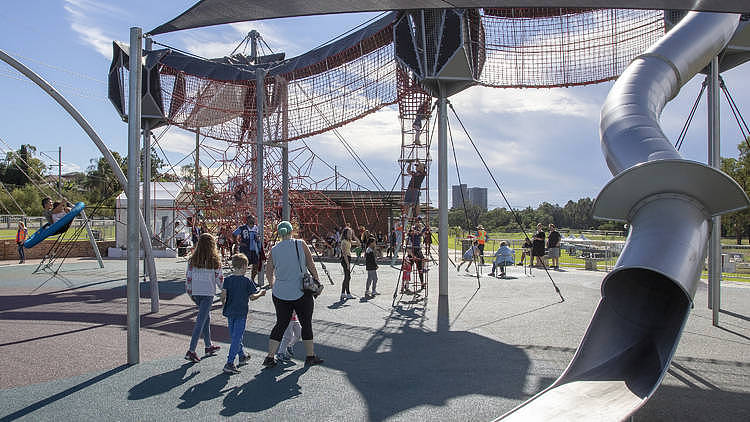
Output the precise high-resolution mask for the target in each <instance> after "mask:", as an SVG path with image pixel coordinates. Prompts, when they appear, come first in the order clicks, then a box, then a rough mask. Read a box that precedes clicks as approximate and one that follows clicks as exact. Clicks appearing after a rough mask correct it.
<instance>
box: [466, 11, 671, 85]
mask: <svg viewBox="0 0 750 422" xmlns="http://www.w3.org/2000/svg"><path fill="white" fill-rule="evenodd" d="M556 11H557V12H556ZM482 24H483V25H484V28H485V42H486V53H487V58H486V62H485V65H484V69H483V71H482V75H481V77H480V82H481V84H482V85H485V86H490V87H497V88H510V87H515V88H521V87H535V88H543V87H545V88H549V87H562V86H574V85H587V84H594V83H599V82H603V81H608V80H611V79H615V78H617V76H618V75H620V73H622V71H623V70H625V67H626V66H627V65H628V63H630V61H631V60H633V59H634V58H635V57H637V56H638V55H639V54H641V53H642V52H643V51H645V50H646V49H647V48H648V47H649V46H650V45H651V44H653V43H654V42H656V41H657V40H658V39H659V38H660V37H661V36H662V35H664V16H663V12H662V11H655V10H619V9H598V10H585V11H584V10H581V9H549V8H539V9H487V10H485V14H484V15H483V16H482Z"/></svg>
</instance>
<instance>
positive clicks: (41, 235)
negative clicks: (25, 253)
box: [23, 202, 86, 249]
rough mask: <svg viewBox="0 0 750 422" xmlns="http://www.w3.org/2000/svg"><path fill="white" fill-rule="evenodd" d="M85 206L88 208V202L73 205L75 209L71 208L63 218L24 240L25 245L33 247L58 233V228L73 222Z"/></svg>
mask: <svg viewBox="0 0 750 422" xmlns="http://www.w3.org/2000/svg"><path fill="white" fill-rule="evenodd" d="M84 208H86V204H84V203H83V202H79V203H77V204H76V205H75V206H74V207H73V209H71V210H70V212H69V213H67V214H65V215H64V216H63V217H62V218H61V219H59V220H57V221H55V222H54V223H52V224H50V225H49V226H47V227H42V228H41V229H39V230H37V231H36V232H34V234H32V235H31V237H29V238H28V239H27V240H26V241H25V242H23V247H24V248H26V249H30V248H33V247H34V246H36V244H37V243H39V242H41V241H42V240H44V239H46V238H48V237H50V236H53V235H55V234H57V231H58V230H60V229H62V228H63V227H65V226H66V225H68V224H70V222H72V221H73V219H74V218H76V216H77V215H78V214H80V213H81V211H83V209H84ZM66 230H67V229H66Z"/></svg>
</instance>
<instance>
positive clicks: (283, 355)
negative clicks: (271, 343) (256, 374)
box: [276, 353, 292, 362]
mask: <svg viewBox="0 0 750 422" xmlns="http://www.w3.org/2000/svg"><path fill="white" fill-rule="evenodd" d="M290 360H292V358H291V357H289V356H288V355H287V354H286V353H276V361H277V362H288V361H290Z"/></svg>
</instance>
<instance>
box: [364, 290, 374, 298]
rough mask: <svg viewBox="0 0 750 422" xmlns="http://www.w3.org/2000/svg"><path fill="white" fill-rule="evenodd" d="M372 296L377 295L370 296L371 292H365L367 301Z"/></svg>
mask: <svg viewBox="0 0 750 422" xmlns="http://www.w3.org/2000/svg"><path fill="white" fill-rule="evenodd" d="M370 296H375V295H370V292H369V291H365V299H366V298H368V297H370Z"/></svg>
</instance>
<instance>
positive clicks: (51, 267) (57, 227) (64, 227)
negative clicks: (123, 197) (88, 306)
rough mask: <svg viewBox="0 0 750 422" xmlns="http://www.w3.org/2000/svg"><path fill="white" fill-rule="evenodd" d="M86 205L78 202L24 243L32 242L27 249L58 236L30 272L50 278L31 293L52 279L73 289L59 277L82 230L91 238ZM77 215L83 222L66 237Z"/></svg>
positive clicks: (100, 263)
mask: <svg viewBox="0 0 750 422" xmlns="http://www.w3.org/2000/svg"><path fill="white" fill-rule="evenodd" d="M104 201H105V200H104V199H102V200H101V201H99V203H97V204H96V206H95V207H94V208H93V210H92V211H91V214H90V215H91V216H93V215H96V213H97V212H98V211H99V208H101V206H102V204H103V203H104ZM85 207H86V205H85V204H84V203H83V202H78V203H77V204H76V205H75V206H74V207H73V208H72V209H71V210H70V212H68V213H67V214H65V215H64V216H63V217H62V218H60V219H59V220H57V221H56V222H54V223H53V224H51V225H49V226H45V227H42V228H41V229H39V230H37V231H36V232H35V233H34V234H33V235H32V236H31V237H30V238H29V239H28V240H27V241H26V242H27V243H28V242H29V241H31V240H34V242H33V243H32V244H31V246H29V247H33V246H34V245H36V244H38V243H40V242H41V241H42V240H44V239H46V238H48V237H49V236H54V235H58V236H57V239H55V241H54V242H53V243H52V245H51V246H50V247H49V249H48V250H47V252H46V253H45V254H44V257H43V258H42V260H41V262H39V265H37V267H36V269H35V270H34V271H33V272H32V274H38V273H41V272H46V273H49V274H51V276H50V278H48V279H47V280H45V281H44V282H43V283H42V284H40V285H39V286H37V287H36V288H34V290H32V293H33V292H35V291H37V290H39V289H40V288H41V287H42V286H44V285H45V284H47V282H48V281H50V280H52V279H53V278H59V279H60V280H62V282H63V283H65V284H66V285H67V286H68V287H74V284H73V282H71V281H70V280H68V279H67V278H65V277H63V276H62V275H60V272H61V269H62V266H63V264H64V263H65V260H66V259H67V257H68V256H69V255H70V253H71V251H72V250H73V245H75V242H76V241H78V239H79V238H80V237H81V233H83V230H84V229H87V230H88V235H89V236H91V235H92V233H91V230H90V226H89V220H90V218H91V217H88V216H86V214H85V213H84V212H83V210H84V208H85ZM78 215H83V222H81V224H80V225H79V226H78V227H76V228H75V230H74V232H73V234H72V235H70V236H66V233H67V232H68V231H69V228H70V226H71V224H72V223H73V220H74V219H75V217H77V216H78ZM91 241H92V242H94V240H93V239H91ZM95 245H96V243H92V246H94V247H96V246H95ZM24 247H26V243H24ZM95 253H96V255H97V257H98V258H99V268H104V266H103V263H102V261H101V257H100V256H99V253H98V250H95Z"/></svg>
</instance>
